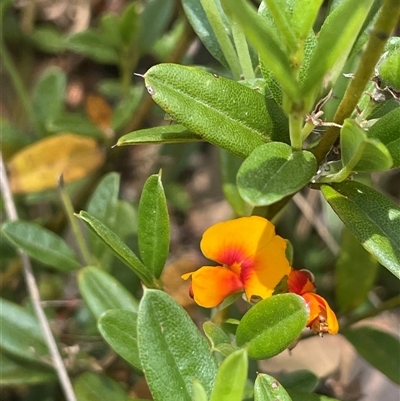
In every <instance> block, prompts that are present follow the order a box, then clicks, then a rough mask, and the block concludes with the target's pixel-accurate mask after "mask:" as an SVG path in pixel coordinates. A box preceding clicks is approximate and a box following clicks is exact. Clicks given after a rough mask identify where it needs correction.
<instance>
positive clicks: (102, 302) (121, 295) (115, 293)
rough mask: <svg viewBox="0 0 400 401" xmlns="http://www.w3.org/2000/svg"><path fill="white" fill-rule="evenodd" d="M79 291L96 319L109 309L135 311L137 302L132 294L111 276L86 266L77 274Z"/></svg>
mask: <svg viewBox="0 0 400 401" xmlns="http://www.w3.org/2000/svg"><path fill="white" fill-rule="evenodd" d="M78 284H79V291H80V293H81V295H82V298H83V299H84V300H85V303H86V305H87V306H88V308H89V309H90V311H91V312H92V313H93V315H94V317H95V318H96V319H98V318H99V317H100V315H101V314H102V313H103V312H105V311H107V310H109V309H125V310H129V311H132V312H136V311H137V309H138V302H137V301H136V299H135V298H134V297H133V296H132V294H131V293H130V292H129V291H128V290H127V289H126V288H125V287H124V286H123V285H122V284H121V283H120V282H119V281H118V280H116V279H115V278H114V277H113V276H111V275H110V274H108V273H107V272H105V271H104V270H101V269H99V268H98V267H94V266H88V267H85V268H84V269H82V270H81V271H80V272H79V274H78Z"/></svg>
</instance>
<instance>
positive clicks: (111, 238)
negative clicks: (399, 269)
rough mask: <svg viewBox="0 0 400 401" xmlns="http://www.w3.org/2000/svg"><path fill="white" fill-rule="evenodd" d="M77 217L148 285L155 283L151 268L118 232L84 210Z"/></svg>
mask: <svg viewBox="0 0 400 401" xmlns="http://www.w3.org/2000/svg"><path fill="white" fill-rule="evenodd" d="M76 217H78V218H80V219H81V220H83V221H84V222H85V224H86V225H87V226H88V227H89V228H90V229H92V230H93V231H94V232H95V233H96V234H97V235H98V236H99V238H101V239H102V240H103V242H104V244H105V245H107V246H108V247H109V248H110V249H111V250H112V251H113V252H114V254H115V255H116V256H117V257H118V258H119V259H121V260H122V262H124V263H125V264H126V265H127V266H128V267H130V268H131V269H132V270H133V271H134V272H135V273H136V274H137V275H138V276H139V278H140V279H141V280H142V281H143V282H144V283H145V284H146V285H147V286H152V285H153V284H154V283H153V276H152V275H151V273H150V272H149V270H148V269H147V268H146V266H144V265H143V263H142V262H141V261H140V260H139V258H138V257H137V256H136V255H135V253H134V252H133V251H132V250H131V249H130V248H129V247H128V246H127V245H126V244H125V243H124V242H123V241H122V240H121V238H119V237H118V235H117V234H115V233H114V232H113V231H111V230H110V229H109V228H108V227H107V226H105V225H104V224H103V223H101V222H100V221H99V220H97V219H96V218H95V217H93V216H91V215H90V214H89V213H87V212H85V211H83V210H82V211H81V212H80V213H79V214H76Z"/></svg>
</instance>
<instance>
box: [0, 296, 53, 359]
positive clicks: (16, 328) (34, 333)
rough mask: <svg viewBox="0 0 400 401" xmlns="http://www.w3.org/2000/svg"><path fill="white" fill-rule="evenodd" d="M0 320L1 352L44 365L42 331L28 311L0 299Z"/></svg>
mask: <svg viewBox="0 0 400 401" xmlns="http://www.w3.org/2000/svg"><path fill="white" fill-rule="evenodd" d="M0 320H1V324H0V338H1V341H0V348H1V349H2V350H4V351H6V352H7V353H10V354H11V355H13V356H15V357H18V358H20V359H22V360H28V361H33V362H40V363H41V364H44V365H46V363H45V360H46V359H45V358H47V357H48V350H47V346H46V343H45V341H44V338H43V334H42V329H41V327H40V325H39V322H38V321H37V319H36V317H35V316H33V314H32V313H31V312H30V311H28V310H27V309H26V308H22V307H20V306H18V305H17V304H14V303H12V302H10V301H7V300H5V299H2V298H0ZM47 361H48V359H47ZM47 366H49V365H48V364H47Z"/></svg>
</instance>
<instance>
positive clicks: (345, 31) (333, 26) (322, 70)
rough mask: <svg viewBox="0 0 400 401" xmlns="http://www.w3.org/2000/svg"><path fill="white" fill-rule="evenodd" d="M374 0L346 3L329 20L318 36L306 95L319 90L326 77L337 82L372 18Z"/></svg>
mask: <svg viewBox="0 0 400 401" xmlns="http://www.w3.org/2000/svg"><path fill="white" fill-rule="evenodd" d="M372 3H373V0H364V1H363V2H361V3H360V2H359V0H345V1H342V2H341V3H340V5H339V6H338V7H336V8H335V9H334V10H333V11H332V13H331V14H330V15H329V16H328V18H327V19H326V20H325V22H324V24H323V25H322V28H321V30H320V32H319V34H318V44H317V47H316V49H315V51H314V54H313V56H312V59H311V61H310V65H309V67H308V73H307V78H306V79H305V81H304V82H303V85H302V92H303V95H308V94H310V93H312V92H313V91H314V90H315V89H316V88H319V87H320V85H321V82H322V80H323V79H324V77H325V75H326V74H328V73H329V74H330V75H331V80H332V82H334V81H335V80H336V78H337V76H338V75H339V73H340V71H341V70H342V68H343V66H344V63H345V61H346V59H347V56H348V55H349V53H350V51H351V48H352V46H353V44H354V42H355V40H356V39H357V34H358V32H359V31H360V29H361V27H362V26H363V23H364V21H365V19H366V17H367V15H368V12H369V9H370V8H371V5H372Z"/></svg>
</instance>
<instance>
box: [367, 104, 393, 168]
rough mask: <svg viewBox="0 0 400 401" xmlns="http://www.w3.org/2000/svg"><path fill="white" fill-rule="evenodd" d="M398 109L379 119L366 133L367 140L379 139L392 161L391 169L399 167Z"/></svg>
mask: <svg viewBox="0 0 400 401" xmlns="http://www.w3.org/2000/svg"><path fill="white" fill-rule="evenodd" d="M399 121H400V107H397V108H396V109H394V110H392V111H390V112H389V113H387V114H385V115H384V116H383V117H382V118H380V119H379V120H378V121H377V122H376V123H375V124H374V125H373V126H372V127H371V128H370V129H369V131H368V137H369V138H376V139H379V140H380V141H381V142H382V143H383V144H384V145H385V146H386V148H387V149H388V151H389V152H390V155H391V156H392V159H393V166H392V168H398V167H400V135H399Z"/></svg>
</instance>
